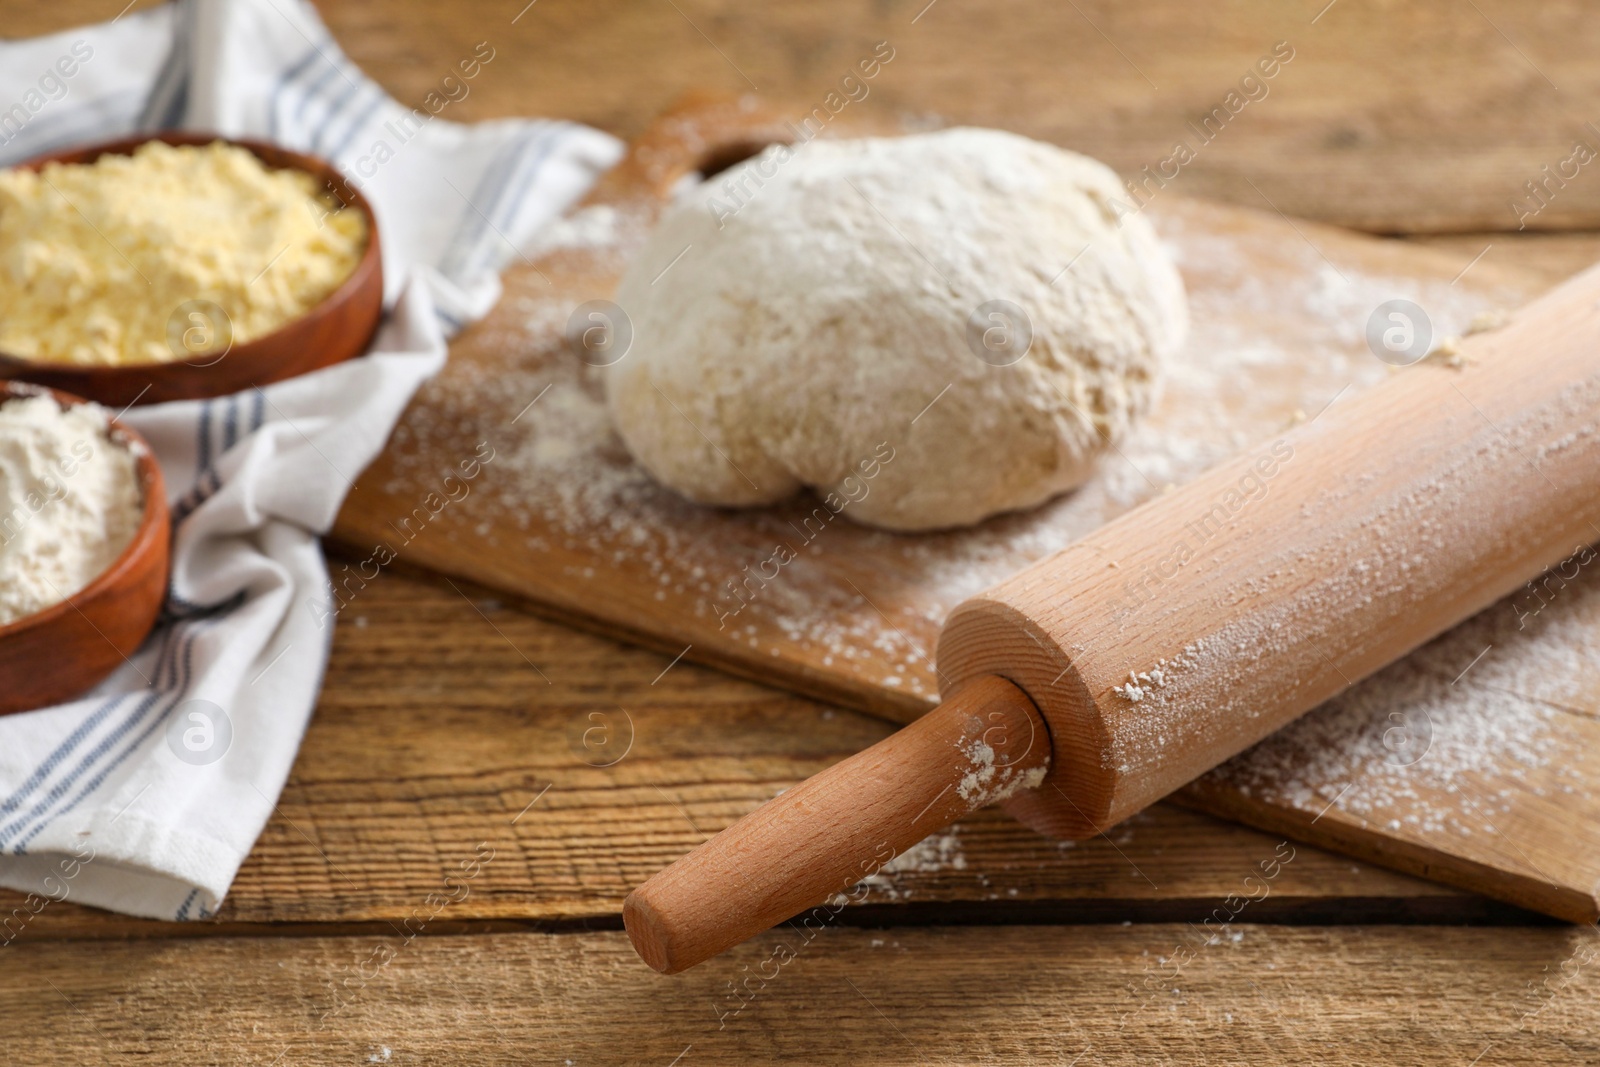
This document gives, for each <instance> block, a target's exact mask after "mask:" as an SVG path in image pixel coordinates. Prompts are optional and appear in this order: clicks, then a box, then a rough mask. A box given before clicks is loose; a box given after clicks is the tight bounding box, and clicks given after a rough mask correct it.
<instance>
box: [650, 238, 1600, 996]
mask: <svg viewBox="0 0 1600 1067" xmlns="http://www.w3.org/2000/svg"><path fill="white" fill-rule="evenodd" d="M1335 399H1336V401H1337V400H1338V398H1335ZM1596 541H1600V267H1596V268H1593V269H1590V270H1589V271H1586V272H1585V273H1583V274H1580V275H1578V276H1576V277H1574V278H1572V279H1571V280H1569V281H1568V282H1566V283H1565V284H1563V285H1561V286H1560V287H1558V288H1557V289H1555V290H1553V291H1552V292H1550V293H1548V294H1546V295H1545V296H1543V297H1541V298H1540V299H1538V300H1537V301H1535V302H1534V303H1532V304H1530V305H1529V306H1528V307H1526V308H1524V309H1523V310H1522V311H1521V312H1519V313H1518V314H1517V315H1516V317H1515V318H1514V319H1513V321H1512V322H1511V323H1510V324H1509V325H1506V326H1504V327H1502V328H1500V329H1498V330H1495V331H1493V332H1490V333H1485V334H1480V335H1477V336H1474V337H1470V338H1468V339H1467V340H1466V341H1465V342H1464V343H1463V344H1462V346H1461V349H1460V358H1459V359H1458V360H1456V361H1453V365H1446V364H1444V363H1441V362H1438V361H1436V360H1433V359H1429V360H1425V361H1423V362H1421V363H1418V364H1415V365H1413V366H1410V367H1406V368H1404V369H1400V370H1398V371H1397V372H1396V373H1395V374H1394V375H1393V376H1392V377H1391V378H1390V379H1389V380H1387V381H1385V382H1384V383H1382V384H1381V385H1379V386H1376V387H1374V388H1372V389H1370V390H1368V391H1366V392H1363V393H1359V394H1357V395H1354V396H1352V397H1350V398H1347V399H1343V400H1342V401H1339V402H1334V403H1331V404H1330V406H1329V407H1328V408H1327V409H1325V410H1324V411H1323V412H1321V413H1320V414H1318V415H1317V416H1316V417H1314V418H1312V419H1311V420H1310V421H1308V422H1304V423H1302V424H1300V425H1299V426H1297V427H1295V428H1293V429H1292V430H1289V431H1286V432H1285V433H1284V434H1283V435H1282V436H1280V437H1279V438H1277V439H1275V440H1272V441H1269V442H1266V443H1264V444H1262V445H1260V446H1258V447H1256V448H1253V449H1251V450H1249V451H1247V452H1245V453H1244V454H1242V455H1240V456H1238V457H1236V458H1235V459H1233V460H1231V461H1228V462H1226V463H1223V464H1221V465H1219V466H1217V467H1215V468H1213V469H1211V470H1210V471H1208V472H1206V473H1205V474H1203V475H1202V476H1200V477H1199V478H1197V479H1196V480H1194V481H1193V482H1191V483H1189V484H1188V485H1186V486H1184V487H1183V488H1180V489H1177V490H1174V491H1171V492H1168V493H1166V494H1164V495H1162V496H1159V497H1156V498H1155V499H1153V500H1151V501H1149V502H1147V503H1145V504H1143V505H1141V506H1140V507H1138V508H1136V509H1134V510H1132V511H1129V512H1128V513H1126V514H1124V515H1122V516H1121V517H1119V518H1117V519H1116V520H1114V521H1112V522H1110V523H1108V524H1107V525H1105V526H1104V527H1101V528H1100V529H1099V530H1097V531H1095V532H1094V533H1091V534H1089V535H1088V536H1086V537H1084V538H1082V539H1081V540H1079V541H1076V542H1074V543H1073V544H1071V545H1070V546H1068V547H1067V548H1065V549H1063V550H1062V551H1061V552H1059V553H1057V554H1055V555H1053V556H1051V557H1049V558H1047V559H1044V560H1042V561H1040V562H1038V563H1036V564H1034V565H1033V566H1031V567H1029V568H1028V569H1026V570H1024V571H1022V572H1021V573H1020V574H1018V575H1016V576H1015V577H1013V578H1011V579H1009V580H1007V581H1004V582H1002V583H1000V584H999V585H997V586H995V587H994V588H992V589H989V590H988V591H987V592H984V593H982V594H980V595H978V596H976V597H974V598H972V599H971V600H968V601H966V602H965V603H963V604H961V605H960V606H959V607H957V608H956V609H955V611H954V612H952V613H951V615H950V617H949V618H948V619H947V621H946V623H945V626H944V629H943V631H942V632H941V634H940V637H939V642H938V651H937V654H936V657H935V659H936V663H937V673H938V677H939V682H940V693H941V696H942V697H943V703H941V704H940V705H939V706H938V707H937V708H935V709H933V710H932V711H930V712H929V713H928V714H927V715H925V716H924V717H923V718H921V719H919V720H917V721H916V722H914V723H912V724H911V725H910V726H907V727H905V728H904V729H902V730H901V731H899V732H898V733H896V734H894V735H892V736H890V737H888V738H886V739H885V740H883V741H881V742H879V743H878V744H876V745H874V746H872V747H871V748H869V749H867V750H865V751H863V752H861V753H858V754H857V755H855V756H853V757H851V758H849V759H846V760H844V761H843V762H841V763H839V764H836V765H835V766H833V767H831V768H829V769H828V770H826V771H823V772H822V773H821V774H818V775H816V776H815V777H813V778H811V779H810V780H808V781H806V782H804V783H802V784H801V785H799V786H798V787H796V788H794V789H791V790H789V791H787V792H785V793H783V794H781V795H780V796H778V797H777V798H775V799H773V800H771V801H768V802H767V803H766V804H764V805H763V806H762V807H760V808H758V809H756V810H755V811H753V812H751V813H750V814H749V815H747V816H745V817H744V818H743V819H740V820H739V821H738V822H736V823H734V824H733V825H732V826H730V827H728V828H727V829H726V830H724V831H722V833H720V834H718V835H717V836H716V837H714V838H712V839H711V840H709V841H707V842H706V843H705V844H703V845H701V846H700V847H698V848H696V849H695V850H694V851H693V852H690V853H689V854H688V855H687V856H685V857H683V858H682V859H680V860H679V861H678V862H676V863H674V864H673V865H672V866H670V867H668V868H667V869H666V870H664V871H662V872H660V873H658V874H656V875H655V876H653V877H652V878H650V879H649V880H648V881H647V882H645V883H644V884H643V885H641V886H639V887H638V888H637V889H635V890H634V891H633V892H632V893H630V894H629V895H628V897H627V900H626V901H625V903H624V905H623V918H624V922H625V924H626V926H627V930H628V935H629V937H630V938H631V939H632V941H633V944H634V947H635V948H636V949H637V950H638V952H639V955H640V956H641V957H643V958H644V960H645V962H647V963H648V964H649V965H650V966H652V967H654V968H655V969H657V970H659V971H663V972H666V973H669V974H670V973H674V972H677V971H681V970H683V969H685V968H687V967H692V966H694V965H695V964H697V963H699V962H701V961H703V960H705V959H707V958H709V957H711V956H713V955H715V954H717V953H718V952H721V951H723V950H724V949H727V948H729V947H731V946H733V945H735V944H737V943H739V942H741V941H743V940H745V939H747V938H749V937H752V936H754V935H755V934H757V933H760V932H761V931H763V930H766V929H768V928H769V927H771V926H773V925H774V924H776V923H779V922H782V921H784V920H786V919H789V918H791V917H792V916H796V915H798V914H799V913H801V912H802V911H805V910H806V909H808V908H814V909H815V911H814V912H813V913H812V914H813V915H815V916H817V921H826V920H827V918H829V917H831V914H832V913H833V912H836V911H837V910H838V908H840V907H842V906H843V904H844V902H845V901H846V900H848V899H852V897H851V893H852V887H856V886H859V884H860V883H861V881H862V879H863V878H866V877H869V876H871V875H873V874H875V873H877V871H878V870H880V869H882V867H883V866H884V864H886V863H887V862H889V861H890V860H891V859H892V858H893V857H895V856H897V855H899V854H900V853H902V852H903V851H904V850H905V849H907V848H909V847H910V846H912V845H913V844H915V843H916V842H918V841H920V840H921V839H922V838H923V837H925V836H927V835H928V834H930V833H933V832H935V831H937V830H939V829H941V828H943V827H944V826H946V825H948V824H949V823H951V822H954V821H955V820H956V819H959V818H960V817H961V816H963V815H965V814H967V813H968V812H969V811H972V810H973V809H975V808H977V807H981V806H983V805H985V804H988V803H992V802H995V801H999V802H1001V803H1002V804H1003V805H1004V806H1005V808H1006V810H1008V811H1009V812H1010V813H1011V814H1012V815H1014V816H1015V817H1017V818H1018V819H1020V820H1021V821H1022V822H1023V823H1025V824H1026V825H1028V826H1030V827H1032V828H1034V829H1035V830H1037V831H1040V832H1041V833H1045V834H1049V835H1052V836H1056V837H1064V838H1073V839H1077V838H1084V837H1089V836H1093V835H1095V834H1097V833H1099V832H1101V831H1103V830H1105V829H1106V828H1107V827H1110V826H1112V825H1113V824H1115V823H1117V822H1119V821H1120V820H1122V819H1124V818H1126V817H1128V816H1129V815H1131V814H1133V813H1134V812H1137V811H1139V810H1140V809H1141V808H1144V807H1145V806H1147V805H1149V804H1151V803H1153V802H1154V801H1156V800H1159V799H1160V798H1161V797H1163V796H1165V795H1166V794H1168V793H1170V792H1172V791H1173V790H1175V789H1177V788H1178V787H1180V786H1182V785H1184V784H1185V783H1187V782H1189V781H1190V780H1191V779H1193V778H1195V777H1197V776H1198V775H1200V774H1203V773H1204V772H1205V771H1207V770H1209V769H1210V768H1212V767H1215V766H1216V765H1217V764H1219V763H1221V762H1223V761H1224V760H1227V759H1228V758H1229V757H1231V756H1234V755H1236V754H1237V753H1239V752H1240V751H1242V750H1244V749H1245V748H1247V747H1249V746H1250V745H1252V744H1254V743H1255V742H1257V741H1259V740H1261V739H1262V738H1264V737H1266V736H1267V735H1268V734H1269V733H1271V732H1272V731H1274V730H1276V729H1278V728H1279V727H1280V726H1283V725H1284V724H1285V723H1287V722H1289V721H1290V720H1291V719H1293V718H1295V717H1296V716H1298V715H1301V714H1302V713H1304V712H1306V711H1308V710H1310V709H1311V708H1313V707H1315V706H1316V705H1318V704H1321V703H1322V702H1323V701H1325V700H1327V699H1328V698H1330V697H1332V696H1334V695H1335V694H1337V693H1339V692H1340V691H1341V690H1343V689H1345V688H1347V687H1348V686H1351V685H1353V684H1354V683H1356V682H1358V681H1360V680H1361V679H1362V678H1365V677H1367V676H1368V675H1370V674H1372V673H1373V672H1374V671H1377V670H1378V669H1379V668H1381V667H1384V666H1386V665H1387V664H1389V663H1392V662H1394V661H1395V660H1397V659H1399V658H1401V657H1402V656H1404V655H1405V654H1406V653H1408V652H1410V651H1411V650H1412V649H1414V648H1416V647H1418V646H1419V645H1421V644H1423V643H1424V642H1426V641H1428V640H1429V639H1431V638H1433V637H1435V636H1437V635H1438V634H1440V633H1443V632H1444V631H1445V630H1447V629H1449V628H1450V627H1452V626H1454V625H1456V624H1457V623H1459V622H1461V621H1462V620H1464V619H1466V618H1468V617H1469V616H1471V615H1474V614H1476V613H1477V612H1479V611H1482V610H1483V609H1485V608H1487V607H1489V606H1490V605H1491V604H1493V603H1494V602H1495V601H1496V600H1498V599H1500V598H1501V597H1503V596H1505V595H1506V594H1508V593H1510V592H1512V591H1513V590H1515V589H1517V588H1518V587H1519V586H1521V585H1522V584H1523V583H1524V582H1526V581H1528V580H1529V579H1531V578H1532V577H1534V576H1536V575H1537V574H1539V573H1540V571H1541V570H1542V569H1543V568H1545V567H1547V566H1549V565H1552V564H1554V563H1556V562H1557V561H1559V560H1562V559H1564V558H1565V557H1567V556H1569V555H1571V554H1572V553H1573V551H1574V549H1576V548H1579V547H1581V546H1584V545H1588V544H1591V543H1593V542H1596Z"/></svg>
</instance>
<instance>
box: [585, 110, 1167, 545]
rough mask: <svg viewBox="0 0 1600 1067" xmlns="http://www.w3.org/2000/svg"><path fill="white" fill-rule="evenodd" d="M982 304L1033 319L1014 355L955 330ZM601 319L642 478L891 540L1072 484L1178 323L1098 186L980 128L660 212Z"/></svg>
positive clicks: (875, 142)
mask: <svg viewBox="0 0 1600 1067" xmlns="http://www.w3.org/2000/svg"><path fill="white" fill-rule="evenodd" d="M1119 215H1120V216H1121V218H1120V223H1119ZM996 300H1003V301H1010V302H1011V303H1012V304H1013V305H1015V306H1017V307H1020V308H1021V309H1022V310H1023V311H1024V313H1025V316H1026V320H1027V322H1029V323H1031V329H1032V340H1031V345H1030V346H1029V347H1028V348H1027V349H1026V354H1025V355H1022V356H1021V358H1020V359H1018V358H1017V356H1018V354H1019V353H1020V351H1021V343H1022V338H1023V336H1024V330H1023V329H1022V328H1020V327H1019V323H1018V322H1016V321H1012V320H1009V319H1006V318H1005V317H1004V312H1001V313H1000V314H1001V315H1002V318H998V319H996V318H991V317H989V316H988V315H987V314H980V315H978V316H977V320H976V323H977V324H976V326H975V327H969V319H970V318H973V317H974V313H975V311H976V309H978V308H979V306H980V305H983V304H986V303H987V302H989V301H996ZM617 301H618V303H619V304H620V305H621V307H622V309H623V310H624V311H625V312H626V313H627V315H628V317H629V319H630V320H631V325H632V330H633V340H632V346H631V349H629V350H628V352H627V354H626V355H625V356H624V357H623V358H621V359H620V361H618V362H616V363H615V364H614V365H613V366H611V367H610V368H609V369H608V370H607V371H606V372H605V373H606V388H607V398H608V402H609V405H610V410H611V415H612V419H613V421H614V423H615V425H616V428H617V430H618V432H619V433H620V434H621V436H622V438H623V440H624V441H625V442H626V443H627V446H628V448H629V450H630V451H631V452H632V453H633V455H634V457H635V458H636V459H637V460H638V461H639V462H640V463H641V464H643V465H644V466H645V467H646V468H647V469H648V470H649V471H650V472H651V473H652V474H653V475H654V476H655V477H656V478H657V479H659V480H660V481H661V482H663V483H665V484H666V485H668V486H670V487H672V488H673V489H675V490H677V491H678V492H680V493H682V494H683V495H684V496H687V497H689V498H690V499H691V500H696V501H700V502H702V503H709V504H723V505H752V504H767V503H771V502H774V501H778V500H782V499H784V498H785V497H788V496H790V495H791V494H793V493H795V492H796V491H797V490H799V489H800V487H801V486H811V487H814V488H815V489H816V490H817V491H818V494H819V495H821V496H822V497H823V500H824V502H825V503H827V506H828V507H829V508H830V510H832V511H834V512H836V513H838V512H842V513H843V514H846V515H848V516H849V517H850V518H852V519H855V520H857V521H859V522H863V523H868V524H870V525H875V526H883V527H888V528H890V529H896V530H924V529H933V528H938V527H946V526H959V525H965V524H968V523H973V522H977V521H978V520H980V519H983V518H984V517H986V516H989V515H993V514H995V513H996V512H1001V511H1008V510H1013V509H1017V508H1025V507H1029V506H1032V505H1034V504H1038V503H1039V502H1041V501H1043V500H1045V499H1047V498H1049V497H1051V496H1054V495H1055V494H1058V493H1060V492H1062V491H1064V490H1067V489H1071V488H1073V487H1075V486H1078V485H1080V484H1082V483H1083V482H1084V481H1085V480H1086V479H1087V478H1088V477H1089V475H1090V473H1091V471H1092V469H1093V464H1094V460H1095V458H1096V456H1097V455H1098V454H1099V453H1100V452H1101V451H1102V450H1103V449H1104V448H1106V447H1107V446H1108V444H1112V443H1115V442H1116V441H1117V440H1118V439H1119V438H1121V437H1122V436H1123V435H1124V434H1125V433H1126V432H1127V431H1128V428H1129V426H1130V425H1131V424H1132V423H1133V421H1134V420H1135V419H1137V418H1138V417H1139V416H1140V415H1142V414H1143V413H1144V412H1145V411H1146V410H1148V409H1149V407H1150V406H1151V404H1152V403H1153V401H1154V398H1155V393H1156V389H1157V385H1158V382H1159V378H1160V371H1161V366H1162V363H1163V360H1164V358H1165V357H1166V356H1167V354H1169V353H1170V352H1172V351H1173V350H1174V349H1175V348H1176V347H1177V346H1178V345H1179V344H1181V343H1182V339H1183V334H1184V332H1185V330H1186V327H1187V312H1186V306H1185V302H1184V294H1183V284H1182V282H1181V281H1180V280H1179V278H1178V274H1177V271H1176V270H1174V268H1173V266H1172V264H1171V262H1170V261H1169V260H1168V258H1167V256H1166V255H1165V253H1164V251H1163V249H1162V248H1161V246H1160V244H1159V243H1158V241H1157V239H1156V236H1155V234H1154V232H1153V231H1152V230H1151V229H1150V227H1149V225H1148V224H1147V223H1146V222H1145V220H1144V219H1143V218H1141V217H1139V216H1137V215H1134V214H1132V213H1131V209H1130V208H1128V207H1126V206H1125V200H1124V194H1123V190H1122V187H1121V185H1120V183H1119V182H1118V181H1117V179H1116V177H1115V175H1113V174H1112V172H1111V171H1110V170H1108V169H1107V168H1106V167H1104V166H1102V165H1101V164H1099V163H1097V162H1095V161H1094V160H1091V159H1088V158H1086V157H1084V156H1080V155H1076V154H1074V153H1071V152H1066V151H1062V150H1061V149H1058V148H1054V147H1052V146H1050V145H1045V144H1040V143H1038V142H1035V141H1030V140H1028V139H1026V138H1023V137H1018V136H1015V135H1012V134H1008V133H1002V132H999V131H995V130H979V129H952V130H946V131H942V132H939V133H931V134H923V135H918V136H908V137H895V138H873V139H863V140H847V141H832V142H828V141H815V142H811V143H809V144H806V145H804V146H802V147H799V148H793V149H791V148H788V147H782V146H775V147H773V148H770V149H768V150H767V151H766V152H764V153H762V154H761V155H759V156H757V157H755V158H754V159H751V160H747V161H746V162H744V163H743V164H740V166H739V167H737V168H734V169H732V170H730V171H727V172H725V173H724V174H722V175H718V176H716V177H714V178H713V179H712V180H711V181H708V182H706V183H705V184H703V185H701V186H699V187H698V188H696V189H694V190H692V191H691V192H690V193H688V194H687V196H686V198H685V199H683V200H682V201H680V203H679V204H677V205H676V206H675V207H674V208H672V209H670V210H669V211H668V212H667V213H666V215H665V216H664V217H663V219H662V221H661V223H660V225H659V226H658V227H657V229H656V231H655V233H654V234H653V235H652V236H651V238H650V240H649V242H648V244H647V246H646V248H645V249H644V252H643V253H642V254H641V256H640V257H639V259H638V260H637V261H636V262H635V263H634V264H633V265H632V267H631V268H630V269H629V271H628V273H627V275H626V276H625V277H624V278H623V280H622V283H621V286H620V288H619V290H618V295H617ZM991 327H992V329H991ZM985 339H989V340H990V341H991V342H992V343H991V344H990V345H989V349H988V351H987V352H986V350H985V347H984V345H985ZM1008 344H1009V346H1010V347H1009V348H1008V347H1007V345H1008ZM978 353H985V356H986V358H979V354H978ZM1012 360H1015V362H1012ZM999 364H1009V365H999ZM930 405H931V406H930ZM885 457H889V458H887V459H886V458H885Z"/></svg>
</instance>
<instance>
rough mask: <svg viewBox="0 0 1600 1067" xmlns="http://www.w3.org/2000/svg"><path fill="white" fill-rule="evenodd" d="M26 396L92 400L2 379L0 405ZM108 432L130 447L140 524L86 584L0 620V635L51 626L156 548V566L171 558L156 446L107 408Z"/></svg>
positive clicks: (146, 560) (145, 561) (67, 402)
mask: <svg viewBox="0 0 1600 1067" xmlns="http://www.w3.org/2000/svg"><path fill="white" fill-rule="evenodd" d="M30 396H48V397H52V398H54V400H55V402H56V403H57V404H59V405H61V408H62V410H66V409H67V408H69V407H75V406H77V405H79V404H89V403H93V401H90V400H85V399H84V398H83V397H81V396H74V395H73V394H71V393H66V392H62V391H61V390H60V389H51V388H49V387H48V386H43V385H34V384H33V383H31V382H18V381H0V405H4V404H5V403H6V402H7V401H9V400H16V399H19V398H22V397H30ZM106 434H107V436H109V437H110V438H111V439H112V441H114V442H115V443H116V444H118V445H120V446H122V447H123V448H126V449H128V450H129V451H130V452H132V453H133V458H134V463H135V464H136V469H137V470H138V472H139V486H140V488H141V489H142V490H143V491H144V508H143V510H141V511H140V513H139V525H138V527H137V528H136V529H135V530H134V531H133V536H132V537H131V538H129V540H128V543H127V545H126V546H125V547H124V548H123V550H122V552H121V553H120V554H119V555H118V556H117V558H116V559H114V560H112V561H111V564H110V565H109V566H107V567H106V569H105V570H103V571H101V572H100V573H99V575H97V576H96V577H95V578H94V580H92V581H91V582H90V583H89V584H88V585H86V586H84V587H83V588H82V589H80V590H78V591H77V592H76V593H71V594H69V595H68V596H67V598H66V599H65V600H62V601H58V602H57V603H55V604H51V605H50V606H49V607H46V608H41V609H40V610H38V611H36V612H34V613H33V614H32V615H24V616H23V617H22V618H20V619H15V620H13V621H11V622H8V623H6V624H5V625H3V626H0V641H5V640H6V639H7V638H10V637H15V636H16V635H17V634H20V633H22V632H24V631H26V630H35V629H40V628H42V627H45V626H49V625H51V624H53V623H54V622H56V621H57V620H58V619H61V618H64V617H65V616H66V614H67V613H68V612H69V611H79V610H82V606H83V604H84V603H86V602H88V601H91V600H95V599H98V598H100V597H103V596H104V595H105V594H106V591H107V588H108V587H110V586H111V585H112V584H113V583H114V582H115V581H116V580H118V579H119V578H121V577H122V576H123V575H125V574H127V573H128V572H129V571H132V570H133V569H134V568H135V567H138V566H149V565H150V563H151V553H152V552H153V553H155V556H154V561H155V565H156V566H158V567H160V566H162V565H163V563H164V562H165V559H170V556H171V552H172V544H171V538H169V537H163V536H161V534H162V533H163V528H164V527H165V526H166V524H167V515H168V510H167V491H166V479H165V478H164V477H163V476H162V473H161V464H160V462H159V461H158V460H157V459H156V454H155V451H154V450H153V449H151V447H150V442H148V441H146V440H145V439H144V437H143V436H142V435H141V434H140V433H139V432H138V431H137V430H134V429H132V428H131V427H129V426H127V425H125V424H123V423H122V422H119V421H118V420H117V418H116V416H114V415H111V414H109V413H108V414H107V415H106ZM164 557H165V559H164ZM163 599H165V596H163Z"/></svg>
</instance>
